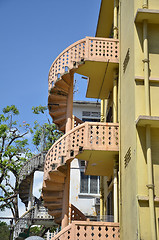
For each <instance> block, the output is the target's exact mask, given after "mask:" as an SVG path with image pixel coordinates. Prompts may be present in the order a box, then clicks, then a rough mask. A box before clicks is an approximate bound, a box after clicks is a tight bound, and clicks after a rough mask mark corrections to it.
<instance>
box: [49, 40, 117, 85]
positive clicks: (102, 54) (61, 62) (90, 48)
mask: <svg viewBox="0 0 159 240" xmlns="http://www.w3.org/2000/svg"><path fill="white" fill-rule="evenodd" d="M81 60H90V61H91V60H93V61H104V62H107V61H110V62H115V63H118V62H119V40H114V39H109V38H93V37H86V38H85V39H82V40H79V41H77V42H75V43H74V44H72V45H71V46H69V47H68V48H66V49H65V50H64V51H63V52H62V53H61V54H60V55H59V56H58V57H57V58H56V59H55V61H54V62H53V64H52V66H51V68H50V71H49V89H51V88H52V87H53V86H54V84H55V82H56V81H57V80H58V79H60V78H61V75H63V74H64V73H66V72H68V71H69V70H70V69H72V68H74V67H75V66H76V63H79V62H80V61H81ZM74 63H75V64H74Z"/></svg>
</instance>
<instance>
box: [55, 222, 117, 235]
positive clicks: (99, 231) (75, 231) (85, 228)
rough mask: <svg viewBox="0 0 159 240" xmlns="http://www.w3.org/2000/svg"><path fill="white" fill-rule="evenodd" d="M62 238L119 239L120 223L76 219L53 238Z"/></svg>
mask: <svg viewBox="0 0 159 240" xmlns="http://www.w3.org/2000/svg"><path fill="white" fill-rule="evenodd" d="M62 239H78V240H83V239H92V240H94V239H99V240H100V239H113V240H119V239H120V233H119V224H118V223H108V222H105V223H104V222H91V221H74V222H72V224H70V225H68V226H67V227H66V228H64V229H63V230H62V231H60V232H59V233H58V234H57V235H56V236H55V237H53V238H52V240H62Z"/></svg>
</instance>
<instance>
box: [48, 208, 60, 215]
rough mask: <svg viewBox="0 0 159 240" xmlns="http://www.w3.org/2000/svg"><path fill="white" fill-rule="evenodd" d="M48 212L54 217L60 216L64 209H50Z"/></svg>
mask: <svg viewBox="0 0 159 240" xmlns="http://www.w3.org/2000/svg"><path fill="white" fill-rule="evenodd" d="M48 213H49V214H50V215H51V216H54V217H58V216H60V215H61V214H62V209H61V208H60V209H58V210H48Z"/></svg>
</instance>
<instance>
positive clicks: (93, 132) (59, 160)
mask: <svg viewBox="0 0 159 240" xmlns="http://www.w3.org/2000/svg"><path fill="white" fill-rule="evenodd" d="M118 128H119V125H118V124H114V123H97V122H85V123H82V124H81V125H79V126H77V127H75V128H74V129H72V130H71V131H70V132H68V133H67V134H65V135H63V136H62V137H61V138H60V139H59V140H58V141H56V143H54V144H53V146H52V147H51V148H50V150H49V151H48V153H47V155H46V161H45V166H44V180H45V179H47V174H48V173H49V172H51V171H52V170H54V169H56V168H58V167H60V166H61V165H64V164H65V162H66V161H67V160H69V159H73V158H75V157H76V155H77V154H79V153H81V152H83V151H84V150H102V151H119V136H118Z"/></svg>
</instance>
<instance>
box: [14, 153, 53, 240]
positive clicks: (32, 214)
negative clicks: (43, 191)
mask: <svg viewBox="0 0 159 240" xmlns="http://www.w3.org/2000/svg"><path fill="white" fill-rule="evenodd" d="M45 156H46V152H42V153H40V154H37V155H35V156H33V157H32V158H31V159H29V161H27V162H26V163H25V164H24V165H23V167H22V169H21V171H20V174H19V197H20V199H21V201H22V202H23V203H24V204H25V206H26V207H28V201H29V199H31V200H32V206H31V208H30V209H29V210H28V211H26V212H25V213H24V214H23V215H22V216H21V217H20V219H19V220H18V221H17V222H16V223H15V225H14V237H13V239H17V240H18V239H24V237H25V236H27V233H29V229H30V226H31V225H44V226H46V227H52V226H53V225H55V223H54V221H53V217H52V216H50V215H49V214H48V210H47V209H46V208H45V207H44V206H43V201H41V200H39V199H36V198H35V197H34V196H32V194H31V196H30V186H31V185H32V181H33V175H34V172H35V171H42V172H43V171H44V161H45ZM35 199H36V201H35Z"/></svg>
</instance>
